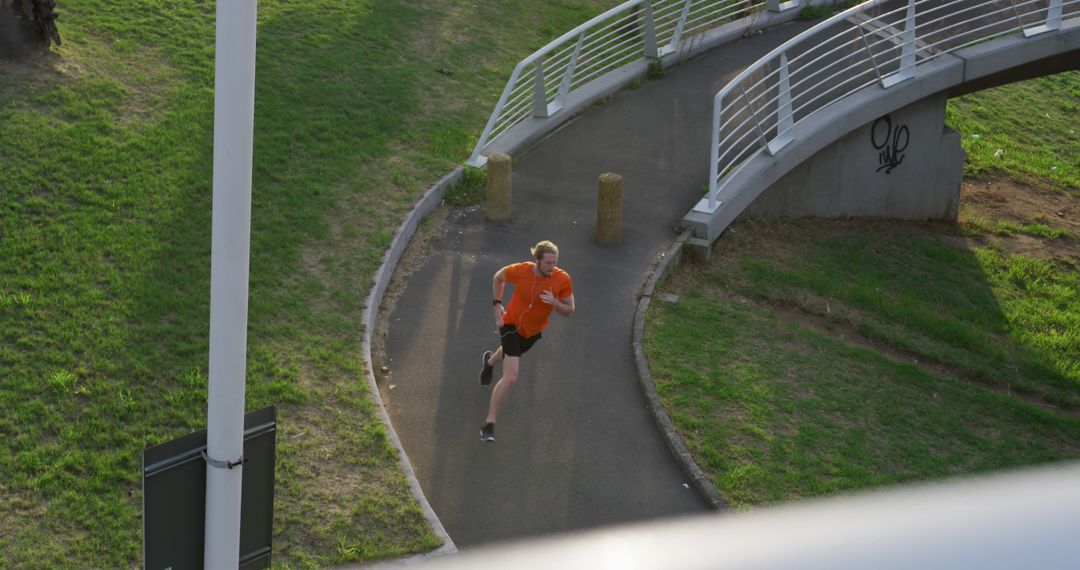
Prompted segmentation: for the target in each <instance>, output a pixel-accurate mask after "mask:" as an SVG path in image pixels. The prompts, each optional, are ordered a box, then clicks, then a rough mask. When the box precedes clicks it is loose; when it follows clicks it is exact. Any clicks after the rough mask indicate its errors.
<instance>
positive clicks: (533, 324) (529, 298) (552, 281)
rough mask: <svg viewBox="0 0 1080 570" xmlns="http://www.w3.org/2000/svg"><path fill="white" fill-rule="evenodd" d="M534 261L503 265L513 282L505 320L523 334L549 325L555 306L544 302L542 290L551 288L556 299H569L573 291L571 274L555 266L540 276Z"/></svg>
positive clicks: (534, 334) (525, 335)
mask: <svg viewBox="0 0 1080 570" xmlns="http://www.w3.org/2000/svg"><path fill="white" fill-rule="evenodd" d="M535 266H536V264H535V263H533V262H531V261H522V262H521V263H514V264H512V265H507V266H506V267H504V268H503V269H505V270H506V271H505V272H504V273H503V275H504V276H505V277H506V282H507V283H511V284H513V285H514V294H513V296H511V297H510V306H509V307H507V308H506V316H505V317H503V322H504V323H506V324H511V325H514V326H516V327H517V331H518V334H520V335H521V336H523V337H526V338H527V337H530V336H536V335H538V334H540V331H542V330H544V329H545V328H547V326H548V317H549V316H551V311H553V310H554V307H552V306H551V305H549V304H547V303H545V302H544V301H543V299H541V298H540V294H541V293H543V292H544V291H545V290H548V289H550V290H551V293H552V294H553V295H555V298H556V299H560V300H561V299H566V298H567V297H569V296H570V295H573V294H574V286H573V284H572V283H571V282H570V274H569V273H567V272H565V271H563V270H562V269H559V268H558V267H556V268H555V270H554V271H552V272H551V277H544V276H537V275H536V272H535V271H533V268H534V267H535Z"/></svg>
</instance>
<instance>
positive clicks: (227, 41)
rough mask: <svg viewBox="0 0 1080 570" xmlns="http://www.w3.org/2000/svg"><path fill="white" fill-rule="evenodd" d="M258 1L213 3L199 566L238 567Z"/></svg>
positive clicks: (242, 0) (232, 569) (221, 0)
mask: <svg viewBox="0 0 1080 570" xmlns="http://www.w3.org/2000/svg"><path fill="white" fill-rule="evenodd" d="M255 15H256V0H218V3H217V42H216V44H217V54H216V58H215V59H216V67H215V73H214V201H213V233H212V238H211V244H212V245H211V253H210V393H209V398H208V406H207V407H208V409H207V435H206V454H207V465H206V532H205V535H204V539H205V547H204V550H203V556H204V562H203V563H204V566H205V567H206V568H209V569H222V570H225V569H227V570H236V568H237V567H239V565H240V492H241V489H242V478H243V465H242V464H241V463H242V460H243V458H242V456H243V453H244V380H245V374H244V373H245V366H246V362H247V308H248V259H249V257H250V247H251V155H252V151H251V139H252V129H253V126H254V122H255Z"/></svg>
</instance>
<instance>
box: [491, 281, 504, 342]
mask: <svg viewBox="0 0 1080 570" xmlns="http://www.w3.org/2000/svg"><path fill="white" fill-rule="evenodd" d="M505 289H506V268H505V267H503V268H502V269H500V270H498V271H496V272H495V276H494V277H492V278H491V298H492V299H500V300H501V299H502V296H503V291H504V290H505ZM491 308H492V310H493V311H494V312H495V326H499V327H501V326H503V316H504V315H506V307H503V306H502V303H494V304H493V305H492V307H491Z"/></svg>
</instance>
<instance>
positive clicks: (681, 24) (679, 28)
mask: <svg viewBox="0 0 1080 570" xmlns="http://www.w3.org/2000/svg"><path fill="white" fill-rule="evenodd" d="M693 3H694V2H693V0H686V3H685V4H683V8H682V12H680V13H679V21H678V22H676V23H675V32H674V33H673V34H672V35H671V42H670V43H668V45H667V46H666V47H664V50H663V53H664V54H668V53H673V52H676V51H678V50H679V43H680V42H682V33H683V29H684V28H686V19H687V18H688V17H689V16H690V6H691V5H693Z"/></svg>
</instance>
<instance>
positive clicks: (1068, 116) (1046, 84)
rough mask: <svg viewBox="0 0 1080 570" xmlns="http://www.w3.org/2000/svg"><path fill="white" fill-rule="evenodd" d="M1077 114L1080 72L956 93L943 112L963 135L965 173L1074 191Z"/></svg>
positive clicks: (1079, 135) (1079, 156)
mask: <svg viewBox="0 0 1080 570" xmlns="http://www.w3.org/2000/svg"><path fill="white" fill-rule="evenodd" d="M1003 110H1007V111H1006V112H1003ZM1077 116H1080V71H1070V72H1067V73H1058V74H1056V75H1050V76H1046V77H1040V78H1038V79H1033V80H1031V81H1023V82H1020V83H1014V84H1012V85H1006V86H1004V87H999V88H997V89H988V90H986V91H979V92H976V93H972V94H970V95H965V96H963V97H957V98H955V99H951V100H950V101H949V106H948V108H947V110H946V122H947V123H948V124H949V126H951V127H952V128H954V129H956V130H957V131H959V132H960V133H961V134H962V135H963V146H964V152H965V153H966V155H967V161H966V162H965V164H964V174H965V175H966V176H983V175H986V174H989V173H991V172H994V171H999V172H1006V173H1008V174H1009V175H1010V176H1011V177H1013V178H1015V179H1016V180H1019V181H1021V182H1024V183H1027V184H1031V185H1036V186H1041V187H1049V188H1054V189H1064V190H1071V191H1073V192H1076V191H1080V123H1078V121H1077V120H1076V118H1077ZM999 150H1000V151H1001V156H997V153H998V151H999Z"/></svg>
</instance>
